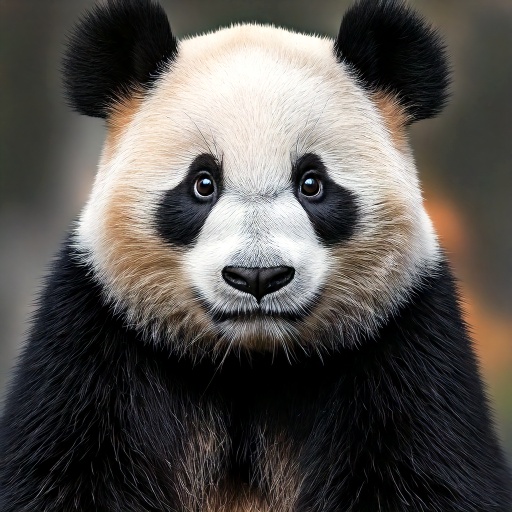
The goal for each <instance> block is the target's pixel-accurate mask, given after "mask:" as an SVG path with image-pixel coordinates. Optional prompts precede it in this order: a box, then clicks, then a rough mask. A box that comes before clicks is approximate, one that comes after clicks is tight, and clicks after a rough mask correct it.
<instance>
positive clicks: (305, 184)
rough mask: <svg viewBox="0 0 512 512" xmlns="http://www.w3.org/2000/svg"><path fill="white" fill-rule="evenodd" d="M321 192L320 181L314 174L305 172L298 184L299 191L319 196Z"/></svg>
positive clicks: (310, 195)
mask: <svg viewBox="0 0 512 512" xmlns="http://www.w3.org/2000/svg"><path fill="white" fill-rule="evenodd" d="M321 192H322V182H321V181H320V180H319V179H318V178H317V177H316V176H315V175H314V174H306V176H304V177H303V178H302V181H301V184H300V193H301V194H302V195H304V196H307V197H315V196H319V195H320V194H321Z"/></svg>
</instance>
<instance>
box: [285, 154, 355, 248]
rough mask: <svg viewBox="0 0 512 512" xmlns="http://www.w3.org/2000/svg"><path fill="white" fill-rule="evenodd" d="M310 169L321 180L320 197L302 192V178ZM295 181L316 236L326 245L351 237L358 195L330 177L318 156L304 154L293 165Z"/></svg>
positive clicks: (298, 196)
mask: <svg viewBox="0 0 512 512" xmlns="http://www.w3.org/2000/svg"><path fill="white" fill-rule="evenodd" d="M309 172H312V173H313V174H314V175H315V176H316V177H317V178H319V179H320V180H321V182H322V188H323V192H322V194H320V195H319V196H318V197H307V196H304V195H302V194H301V193H300V183H301V179H302V177H303V176H304V174H305V173H309ZM292 181H293V182H294V185H295V186H294V191H295V195H296V197H297V199H298V200H299V202H300V204H301V205H302V207H303V208H304V210H306V213H307V214H308V217H309V219H310V221H311V224H312V225H313V227H314V228H315V231H316V233H317V235H318V236H319V237H320V238H321V239H322V240H323V241H324V242H325V243H326V244H327V245H332V244H337V243H340V242H342V241H343V240H346V239H348V238H350V237H351V236H352V234H353V232H354V230H355V228H356V226H357V221H358V217H359V214H358V206H357V200H356V196H355V195H354V194H353V193H352V192H350V190H348V189H346V188H344V187H341V186H340V185H338V184H337V183H335V182H334V181H333V180H332V179H331V178H330V177H329V175H328V173H327V169H326V168H325V165H324V163H323V162H322V160H321V159H320V157H319V156H318V155H315V154H313V153H307V154H305V155H303V156H302V157H301V158H300V159H299V160H298V161H297V163H296V164H295V165H294V167H293V172H292Z"/></svg>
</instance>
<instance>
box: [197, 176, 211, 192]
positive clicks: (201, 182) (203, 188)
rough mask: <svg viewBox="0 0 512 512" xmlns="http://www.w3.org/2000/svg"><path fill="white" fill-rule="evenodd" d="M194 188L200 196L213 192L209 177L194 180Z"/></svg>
mask: <svg viewBox="0 0 512 512" xmlns="http://www.w3.org/2000/svg"><path fill="white" fill-rule="evenodd" d="M196 190H197V193H198V194H199V195H201V196H209V195H211V194H213V190H214V189H213V181H212V180H211V179H210V178H199V179H198V180H197V181H196Z"/></svg>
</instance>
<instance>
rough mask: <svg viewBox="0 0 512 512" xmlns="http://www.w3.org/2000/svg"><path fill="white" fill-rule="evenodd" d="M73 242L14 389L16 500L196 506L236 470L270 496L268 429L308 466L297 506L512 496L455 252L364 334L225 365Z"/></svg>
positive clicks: (3, 450)
mask: <svg viewBox="0 0 512 512" xmlns="http://www.w3.org/2000/svg"><path fill="white" fill-rule="evenodd" d="M70 247H71V244H70V243H68V244H67V245H66V247H65V248H64V250H63V251H62V254H61V255H60V257H59V259H58V260H57V261H56V263H55V265H54V269H53V272H52V273H51V275H50V276H49V279H48V285H47V287H46V290H45V291H44V293H43V295H42V298H41V301H40V306H39V310H38V313H37V316H36V321H35V325H34V327H33V329H32V333H31V335H30V339H29V342H28V345H27V346H26V348H25V349H24V352H23V355H22V357H21V360H20V363H19V365H18V369H17V372H16V376H15V379H14V382H13V384H12V385H11V388H10V391H9V394H8V397H7V403H6V409H5V414H4V416H3V419H2V423H1V426H0V457H1V458H0V510H2V511H3V512H24V511H26V512H28V511H30V512H33V511H36V510H37V511H39V510H41V511H43V510H48V511H50V510H52V511H53V510H59V511H76V510H78V511H84V512H85V511H92V510H98V511H110V512H128V511H138V512H140V511H164V510H165V511H167V510H176V511H182V510H185V509H186V507H185V506H184V505H183V504H182V503H181V502H180V501H179V498H178V494H179V489H180V488H182V487H183V486H185V487H186V486H187V485H194V484H197V483H198V482H200V483H201V485H203V487H201V489H200V491H197V489H196V492H200V493H201V492H204V491H206V487H208V489H210V490H211V489H212V488H214V487H215V485H217V484H218V483H219V482H223V483H226V482H228V483H231V484H232V485H234V486H241V485H245V486H246V488H247V487H250V488H252V489H253V490H254V491H255V492H258V493H260V494H261V496H264V497H265V496H268V494H269V492H270V487H271V485H272V481H268V480H265V479H264V477H263V476H262V473H260V472H258V471H257V469H258V467H259V465H260V464H261V463H262V460H264V456H265V449H264V445H263V444H262V443H265V441H268V442H270V443H271V445H273V446H289V447H291V451H292V452H293V451H294V449H295V454H296V457H297V464H298V468H299V471H300V475H302V476H303V477H304V480H303V483H302V485H301V488H300V493H299V498H298V503H297V506H296V507H295V508H294V511H296V512H306V511H308V512H313V511H315V512H320V511H321V512H339V511H342V510H343V511H345V510H346V511H351V512H368V511H377V510H382V511H386V512H387V511H389V512H391V511H393V512H401V511H410V512H413V511H414V512H418V511H428V512H436V511H438V512H441V511H443V512H445V511H450V512H481V511H500V512H509V511H510V510H511V506H512V501H511V496H510V480H509V475H508V472H507V470H506V468H505V464H504V462H503V455H502V453H501V451H500V449H499V447H498V445H497V442H496V438H495V435H494V432H493V430H492V428H491V420H490V418H489V410H488V406H487V402H486V398H485V395H484V392H483V390H482V385H481V381H480V379H479V376H478V368H477V365H476V362H475V358H474V355H473V351H472V347H471V344H470V342H469V340H468V337H467V334H466V328H465V326H464V324H463V321H462V320H461V316H460V312H459V306H458V304H457V302H456V299H455V298H454V297H455V296H456V290H455V288H454V284H453V280H452V278H451V275H450V271H449V269H448V268H447V266H446V265H444V264H442V265H441V266H440V268H439V269H438V271H437V272H436V273H435V274H433V275H430V276H428V277H425V278H424V280H423V282H422V283H420V284H419V285H418V287H417V289H416V290H415V291H414V293H413V294H412V296H411V300H410V301H409V303H408V304H407V305H405V306H403V307H402V309H401V310H400V311H398V312H396V315H395V316H394V317H393V318H391V319H390V320H389V322H388V324H387V325H386V326H384V327H383V328H382V329H381V330H380V332H379V334H378V336H377V337H376V338H375V339H373V340H367V342H366V343H365V344H363V345H362V346H361V347H360V348H358V349H352V350H348V349H344V350H341V351H340V352H338V353H332V354H330V355H329V356H328V357H325V359H324V361H323V363H322V362H321V361H319V360H318V359H317V358H313V357H306V356H303V358H302V359H298V360H297V361H295V362H294V364H289V363H288V362H287V361H286V359H285V358H284V357H281V356H279V355H277V356H275V357H271V356H267V355H261V354H260V355H254V356H253V358H252V359H251V361H249V360H245V359H242V360H241V361H240V360H238V359H237V358H236V357H235V356H233V357H228V358H227V359H226V361H225V362H224V365H223V366H222V368H221V369H220V370H217V371H216V369H217V368H216V366H215V365H214V364H213V363H211V362H209V361H207V360H203V361H202V362H200V363H198V364H196V365H193V364H192V363H191V362H190V361H188V360H187V359H186V358H181V359H179V358H178V357H176V356H174V355H172V353H171V352H170V351H166V350H164V349H157V348H155V347H154V346H153V345H151V346H150V345H147V344H144V342H143V341H142V340H141V339H139V337H138V335H137V334H136V333H135V332H133V331H131V330H129V328H127V326H126V325H125V324H124V323H123V320H122V318H118V317H116V316H115V315H114V314H113V312H112V308H110V307H108V305H105V304H103V302H102V299H101V293H100V287H99V286H98V284H96V282H95V281H94V278H93V274H92V272H91V269H89V268H87V267H86V266H83V265H81V264H79V263H78V262H77V259H76V255H75V254H74V253H73V249H71V248H70ZM201 428H203V434H204V433H205V432H210V433H213V434H214V437H213V439H214V441H212V444H211V445H208V446H209V451H208V454H209V455H208V456H209V457H212V458H214V457H215V456H216V454H217V455H218V457H217V458H216V459H215V460H216V461H217V463H216V464H211V465H208V464H207V463H206V462H204V458H203V459H201V457H200V453H201V450H203V457H204V454H205V452H204V445H201V444H197V445H196V444H194V443H193V442H190V440H191V439H193V437H194V434H196V433H197V430H198V429H201ZM194 459H195V460H196V461H203V463H204V464H203V465H202V466H201V465H199V466H198V465H197V464H196V467H198V468H203V467H204V468H210V469H211V471H210V472H209V473H208V474H209V477H208V479H206V480H204V481H203V480H201V479H200V471H199V469H197V473H195V474H194V478H193V479H192V480H193V481H192V482H191V480H188V479H187V477H186V476H184V474H183V470H182V466H183V464H182V463H183V461H187V460H188V461H190V460H194ZM280 491H281V489H280ZM282 491H283V492H284V489H282ZM182 496H183V494H182ZM199 503H200V502H199ZM202 509H203V508H202V507H201V506H200V505H198V506H197V507H196V508H194V509H193V510H198V511H199V510H202ZM187 510H192V509H187Z"/></svg>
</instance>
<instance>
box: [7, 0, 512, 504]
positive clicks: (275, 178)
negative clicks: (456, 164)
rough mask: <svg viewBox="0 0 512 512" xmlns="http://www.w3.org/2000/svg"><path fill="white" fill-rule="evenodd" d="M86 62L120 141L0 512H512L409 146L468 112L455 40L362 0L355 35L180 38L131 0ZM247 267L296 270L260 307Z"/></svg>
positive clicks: (36, 383) (60, 262)
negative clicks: (459, 100)
mask: <svg viewBox="0 0 512 512" xmlns="http://www.w3.org/2000/svg"><path fill="white" fill-rule="evenodd" d="M65 62H66V64H65V73H66V83H67V87H68V92H69V96H70V98H71V102H72V104H73V106H74V107H75V108H76V109H77V110H79V111H80V112H83V113H86V114H88V115H94V116H100V117H106V118H107V126H108V130H109V133H108V137H107V141H106V143H105V148H104V151H103V155H102V158H101V161H100V165H99V169H98V175H97V178H96V181H95V184H94V187H93V191H92V194H91V197H90V199H89V201H88V204H87V205H86V207H85V209H84V211H83V212H82V214H81V216H80V219H79V222H78V225H77V227H76V229H74V230H73V233H72V234H71V235H70V236H69V238H68V239H67V240H66V242H65V244H64V247H63V249H62V251H61V253H60V255H59V257H58V259H57V260H56V262H55V264H54V266H53V270H52V271H51V273H50V275H49V276H48V278H47V283H46V287H45V290H44V292H43V293H42V296H41V299H40V304H39V308H38V311H37V314H36V318H35V320H34V324H33V327H32V330H31V333H30V336H29V340H28V343H27V345H26V347H25V348H24V351H23V354H22V356H21V358H20V361H19V363H18V367H17V369H16V371H15V376H14V379H13V381H12V384H11V386H10V388H9V392H8V396H7V402H6V407H5V413H4V416H3V418H2V420H1V423H0V510H2V511H3V512H33V511H43V512H50V511H56V510H59V511H63V512H72V511H75V512H76V511H81V512H89V511H91V510H98V511H109V512H129V511H133V512H142V511H147V512H163V511H176V512H185V511H187V512H190V511H194V512H196V511H197V512H199V511H200V512H221V511H222V512H251V511H252V512H256V511H258V512H271V511H272V512H274V511H279V512H340V511H344V512H368V511H382V512H405V511H407V512H418V511H424V512H445V511H453V512H481V511H495V512H509V511H510V509H511V507H512V498H511V486H510V476H509V474H508V470H507V468H506V467H505V463H504V460H503V454H502V452H501V450H500V448H499V445H498V443H497V440H496V436H495V434H494V431H493V426H492V419H491V418H490V414H489V408H488V405H487V400H486V397H485V394H484V391H483V388H482V383H481V380H480V376H479V372H478V368H477V365H476V362H475V358H474V355H473V351H472V347H471V343H470V340H469V339H468V335H467V332H466V327H465V325H464V323H463V321H462V319H461V315H460V308H459V305H458V302H457V290H456V289H455V285H454V282H453V279H452V276H451V272H450V270H449V268H448V266H447V264H446V262H445V259H444V256H443V254H442V252H441V251H440V249H439V246H438V243H437V238H436V235H435V233H434V230H433V228H432V224H431V222H430V219H429V218H428V216H427V214H426V212H425V210H424V208H423V204H422V197H421V191H420V187H419V183H418V179H417V175H416V169H415V166H414V161H413V158H412V154H411V151H410V148H409V146H408V144H407V137H406V131H405V127H406V125H407V124H410V122H412V121H414V120H417V119H421V118H424V117H429V116H432V115H434V114H435V113H437V112H438V111H439V110H440V108H441V107H442V104H443V102H444V99H445V96H446V86H447V75H446V61H445V57H444V51H443V48H442V45H441V44H440V43H439V40H438V38H437V36H436V35H435V33H434V32H432V30H431V29H430V28H429V27H428V26H427V25H426V24H425V23H424V22H423V21H421V20H420V18H418V17H417V15H415V14H414V13H412V11H410V10H409V9H408V8H406V7H405V6H404V5H403V4H402V3H400V2H397V1H395V0H390V1H389V2H384V1H382V0H375V1H369V0H362V1H361V2H359V3H357V4H356V5H355V6H354V7H353V8H352V9H351V10H349V11H348V13H347V15H346V17H345V18H344V20H343V22H342V25H341V29H340V34H339V36H338V38H337V39H336V41H332V40H330V39H326V38H319V37H313V36H307V35H304V34H295V33H292V32H289V31H287V30H283V29H278V28H275V27H265V26H259V25H237V26H233V27H231V28H229V29H223V30H219V31H217V32H215V33H209V34H205V35H202V36H199V37H195V38H191V39H188V40H184V41H182V42H180V44H179V47H178V45H177V42H176V41H175V40H174V37H173V36H172V32H171V30H170V27H169V25H168V22H167V19H166V17H165V15H164V13H163V11H162V10H161V8H160V7H158V6H157V5H155V4H154V3H152V2H150V1H149V0H140V1H136V0H129V1H127V2H122V1H121V0H108V1H107V2H106V3H105V4H103V5H102V6H99V7H97V8H96V9H95V10H94V11H93V12H92V14H89V15H87V16H86V17H85V18H84V20H83V21H82V22H81V24H80V25H79V26H78V29H77V32H76V34H75V36H74V37H73V38H72V40H71V47H70V51H69V52H68V55H67V57H66V61H65ZM205 176H206V177H208V180H210V181H211V184H212V187H213V188H212V190H213V192H212V193H211V194H208V195H207V196H201V195H199V196H198V195H197V193H196V192H197V190H196V189H195V187H196V185H197V183H198V181H197V180H198V179H201V178H204V177H205ZM310 176H313V177H314V178H315V179H316V180H317V181H318V183H319V188H318V190H319V192H318V194H316V195H315V194H311V195H308V194H306V193H304V190H303V187H302V185H303V183H304V179H305V178H306V177H310ZM231 267H245V268H252V269H254V267H257V268H264V267H286V268H287V269H291V270H292V271H293V272H292V273H291V274H290V275H293V279H290V280H289V282H287V284H286V286H282V287H280V288H279V289H276V290H274V291H273V292H272V293H268V294H266V295H264V296H263V297H261V300H260V301H258V300H257V299H256V297H255V296H253V295H250V294H249V293H246V292H244V291H243V286H238V287H233V286H230V285H229V284H227V283H226V281H225V280H224V279H223V277H222V275H223V270H224V269H226V268H231Z"/></svg>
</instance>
